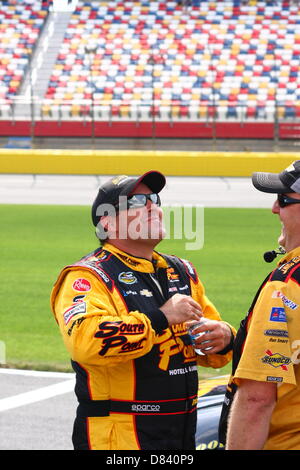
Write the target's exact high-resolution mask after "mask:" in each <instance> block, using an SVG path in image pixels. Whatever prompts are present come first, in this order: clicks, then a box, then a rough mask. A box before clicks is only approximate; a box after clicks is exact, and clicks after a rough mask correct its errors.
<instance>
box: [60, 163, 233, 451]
mask: <svg viewBox="0 0 300 470" xmlns="http://www.w3.org/2000/svg"><path fill="white" fill-rule="evenodd" d="M164 185H165V178H164V176H163V175H162V174H161V173H159V172H155V171H151V172H148V173H146V174H145V175H142V176H141V177H139V178H129V177H126V176H121V177H116V178H112V179H111V180H109V181H108V182H107V183H106V184H105V185H103V186H102V187H101V188H100V190H99V193H98V195H97V197H96V200H95V202H94V204H93V208H92V218H93V223H94V225H95V226H97V228H98V229H99V228H100V229H101V230H100V231H101V233H102V239H103V233H104V234H105V235H106V236H107V239H106V241H105V242H102V243H103V246H102V247H100V248H98V249H96V250H95V251H93V252H92V253H90V254H89V255H87V256H85V257H84V258H82V259H81V260H80V261H79V262H77V263H75V264H73V265H70V266H67V267H65V268H64V269H63V270H62V272H61V273H60V275H59V278H58V280H57V282H56V284H55V286H54V288H53V291H52V295H51V303H52V309H53V313H54V315H55V318H56V320H57V322H58V324H59V327H60V330H61V332H62V336H63V339H64V342H65V344H66V347H67V349H68V351H69V353H70V355H71V359H72V366H73V368H74V370H75V372H76V388H75V392H76V395H77V398H78V402H79V405H78V409H77V416H76V419H75V423H74V429H73V444H74V448H75V449H102V450H112V449H113V450H128V449H130V450H134V449H136V450H138V449H141V450H172V449H174V450H181V449H190V450H192V449H194V448H195V430H196V419H197V411H196V404H197V389H198V374H197V366H198V365H202V366H205V367H215V368H219V367H222V366H223V365H225V364H226V363H228V362H229V361H230V359H231V349H232V343H233V337H234V333H235V331H234V329H233V328H232V327H231V326H230V325H228V324H227V323H226V322H224V321H222V320H221V318H220V315H219V313H218V312H217V310H216V308H215V307H214V305H213V304H212V303H211V302H210V301H209V300H208V299H207V297H206V295H205V292H204V287H203V285H202V283H201V281H200V280H199V278H198V275H197V273H196V271H195V269H194V267H193V266H192V264H191V263H190V262H188V261H185V260H181V259H179V258H177V257H176V256H169V255H165V254H161V253H158V252H156V251H154V250H153V249H154V247H155V245H156V244H157V243H159V241H160V240H161V239H162V238H163V236H164V233H163V232H164V229H163V224H162V211H161V208H160V207H159V206H160V199H159V196H158V193H159V192H160V191H161V189H162V188H163V187H164ZM121 197H123V202H124V198H125V206H122V207H121V205H120V204H119V203H118V199H119V201H120V198H121ZM103 204H106V205H107V204H111V205H112V206H113V207H114V208H116V209H117V212H116V214H115V215H114V214H113V215H111V214H108V215H107V214H105V215H103V214H102V213H101V216H100V217H99V207H100V206H101V205H103ZM124 215H126V220H127V221H128V220H129V221H130V222H139V224H140V226H143V227H146V228H147V230H148V229H149V228H151V227H152V228H153V226H155V228H156V236H151V237H140V238H136V237H132V234H130V233H129V230H128V227H127V232H126V234H127V236H126V237H121V236H120V231H121V228H124V220H123V222H122V221H121V217H122V216H123V217H124ZM122 224H123V225H122ZM99 238H101V237H99ZM201 316H205V317H207V318H208V321H207V322H206V324H205V327H203V326H202V327H200V328H199V331H202V332H203V331H204V330H205V331H206V333H205V334H204V335H203V336H202V338H201V339H198V340H197V346H196V347H197V348H198V349H200V350H202V352H204V353H205V354H203V355H198V354H197V353H196V352H195V350H194V348H193V346H192V344H191V341H190V337H189V335H188V334H187V326H186V322H189V321H195V320H198V319H199V318H200V317H201ZM204 341H206V343H205V344H203V342H204ZM208 347H209V348H210V349H209V350H207V349H206V348H208Z"/></svg>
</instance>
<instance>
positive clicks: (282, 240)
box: [272, 193, 300, 252]
mask: <svg viewBox="0 0 300 470" xmlns="http://www.w3.org/2000/svg"><path fill="white" fill-rule="evenodd" d="M285 195H286V196H289V197H291V198H293V199H299V200H300V194H299V193H286V194H285ZM272 212H273V214H277V215H278V216H279V219H280V221H281V224H282V229H281V234H280V236H279V238H278V243H279V245H280V246H283V247H284V248H285V250H286V251H287V252H289V251H291V250H293V249H294V248H296V247H297V246H300V204H289V205H287V206H286V207H280V206H279V204H278V199H276V201H275V202H274V204H273V207H272Z"/></svg>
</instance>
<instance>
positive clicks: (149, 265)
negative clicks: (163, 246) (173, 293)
mask: <svg viewBox="0 0 300 470" xmlns="http://www.w3.org/2000/svg"><path fill="white" fill-rule="evenodd" d="M103 249H104V250H105V251H108V252H110V253H112V254H113V255H115V256H116V257H117V258H119V259H120V260H121V261H122V262H123V263H124V264H125V265H126V266H128V267H129V268H131V269H132V268H134V269H135V270H136V271H140V272H143V273H154V272H155V270H156V269H158V268H167V267H168V263H167V262H166V260H165V259H164V258H163V256H162V255H160V254H159V253H157V252H156V251H153V255H152V261H149V260H148V259H146V258H139V257H137V256H133V255H131V254H130V253H126V252H125V251H122V250H119V249H118V248H117V247H116V246H114V245H111V244H110V243H105V245H104V246H103Z"/></svg>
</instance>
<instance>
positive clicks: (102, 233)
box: [96, 196, 204, 251]
mask: <svg viewBox="0 0 300 470" xmlns="http://www.w3.org/2000/svg"><path fill="white" fill-rule="evenodd" d="M126 200H127V198H126V197H124V196H121V197H120V198H119V204H118V206H117V207H120V208H122V207H123V208H124V207H125V206H124V204H125V205H126ZM96 215H97V217H99V222H98V225H97V227H96V234H97V237H98V238H99V239H100V240H102V241H105V240H106V239H107V238H110V239H115V238H118V239H131V240H140V239H143V240H145V239H154V240H160V239H164V240H166V239H167V240H182V242H183V243H184V248H185V250H187V251H192V250H200V249H202V248H203V246H204V207H203V206H202V205H184V206H175V205H174V206H173V205H171V206H164V207H163V209H162V211H161V210H160V208H157V206H155V204H153V208H152V209H151V211H149V210H148V209H147V208H146V207H139V208H130V209H129V210H119V211H118V210H117V208H116V207H115V206H113V205H111V204H100V205H99V206H98V208H97V211H96ZM116 216H118V217H117V218H118V223H116V220H117V218H116ZM104 218H106V219H104ZM100 219H101V221H100ZM108 227H109V228H108Z"/></svg>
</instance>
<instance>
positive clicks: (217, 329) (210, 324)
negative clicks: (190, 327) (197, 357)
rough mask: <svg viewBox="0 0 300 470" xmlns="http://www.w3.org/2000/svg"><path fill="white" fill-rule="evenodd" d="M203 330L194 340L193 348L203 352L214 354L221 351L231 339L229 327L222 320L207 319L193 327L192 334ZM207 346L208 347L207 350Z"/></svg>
mask: <svg viewBox="0 0 300 470" xmlns="http://www.w3.org/2000/svg"><path fill="white" fill-rule="evenodd" d="M201 332H205V334H204V335H201V336H200V337H199V338H197V339H196V340H195V346H194V347H195V349H200V350H201V352H202V353H203V354H216V353H217V352H219V351H222V350H223V349H224V348H226V346H228V344H229V343H230V341H231V329H230V328H229V326H228V325H227V324H226V323H224V322H223V321H217V320H209V319H207V321H206V322H205V323H203V325H201V326H199V327H198V328H195V330H194V331H193V333H194V334H197V333H201ZM207 348H209V349H208V350H207Z"/></svg>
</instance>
